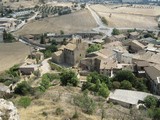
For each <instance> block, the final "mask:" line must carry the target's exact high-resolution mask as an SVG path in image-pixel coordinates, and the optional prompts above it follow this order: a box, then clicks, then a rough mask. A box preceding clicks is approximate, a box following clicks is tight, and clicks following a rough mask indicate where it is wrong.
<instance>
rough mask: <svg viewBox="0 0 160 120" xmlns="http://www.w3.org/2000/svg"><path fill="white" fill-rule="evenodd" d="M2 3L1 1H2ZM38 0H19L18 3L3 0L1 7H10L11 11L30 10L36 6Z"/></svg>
mask: <svg viewBox="0 0 160 120" xmlns="http://www.w3.org/2000/svg"><path fill="white" fill-rule="evenodd" d="M2 1H3V0H2ZM37 3H38V0H30V1H28V0H19V2H10V1H9V0H4V1H3V5H5V6H10V7H11V8H13V9H18V8H31V7H34V6H35V5H37Z"/></svg>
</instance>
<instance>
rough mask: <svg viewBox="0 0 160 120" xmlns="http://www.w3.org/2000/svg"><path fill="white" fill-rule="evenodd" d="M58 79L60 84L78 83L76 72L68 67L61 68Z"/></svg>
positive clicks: (74, 84) (75, 84)
mask: <svg viewBox="0 0 160 120" xmlns="http://www.w3.org/2000/svg"><path fill="white" fill-rule="evenodd" d="M60 80H61V84H62V85H64V86H67V85H72V86H77V85H78V83H79V80H78V78H77V75H76V73H75V72H74V71H72V70H68V69H65V70H63V72H62V73H61V74H60Z"/></svg>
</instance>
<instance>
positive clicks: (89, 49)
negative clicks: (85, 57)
mask: <svg viewBox="0 0 160 120" xmlns="http://www.w3.org/2000/svg"><path fill="white" fill-rule="evenodd" d="M100 49H102V45H101V44H93V45H91V46H90V47H89V48H88V49H87V53H91V52H95V51H98V50H100Z"/></svg>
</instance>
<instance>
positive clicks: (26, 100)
mask: <svg viewBox="0 0 160 120" xmlns="http://www.w3.org/2000/svg"><path fill="white" fill-rule="evenodd" d="M30 104H31V99H30V98H29V97H21V98H20V99H19V101H18V105H20V106H22V107H24V108H27V107H28V106H29V105H30Z"/></svg>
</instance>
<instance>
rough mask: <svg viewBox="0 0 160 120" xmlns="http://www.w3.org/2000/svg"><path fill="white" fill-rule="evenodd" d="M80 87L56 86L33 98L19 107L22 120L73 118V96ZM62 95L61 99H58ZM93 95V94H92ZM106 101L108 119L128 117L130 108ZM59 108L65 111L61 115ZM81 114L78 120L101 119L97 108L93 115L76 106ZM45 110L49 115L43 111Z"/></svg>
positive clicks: (77, 92) (61, 119)
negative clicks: (57, 110)
mask: <svg viewBox="0 0 160 120" xmlns="http://www.w3.org/2000/svg"><path fill="white" fill-rule="evenodd" d="M79 93H81V92H80V88H73V87H62V86H54V87H51V88H50V89H49V90H47V91H46V92H45V94H43V95H42V96H40V98H38V99H33V101H32V104H31V105H30V106H29V107H27V108H26V109H24V108H18V111H19V115H20V118H21V119H22V120H65V119H66V118H72V116H73V114H74V113H75V106H74V105H73V104H72V103H71V100H72V96H73V95H76V94H79ZM59 94H61V95H60V99H57V98H58V96H59ZM92 97H93V96H92ZM95 98H97V97H95ZM107 106H109V104H107V103H105V106H104V107H106V113H107V120H112V119H118V118H120V117H122V116H123V117H125V118H127V117H128V116H127V115H126V114H129V110H128V109H125V108H123V107H121V106H114V107H108V108H107ZM57 108H61V109H63V110H64V112H63V113H62V114H61V115H56V113H55V111H56V109H57ZM76 110H77V112H78V114H79V118H78V120H100V119H101V117H100V115H101V114H100V112H99V109H98V108H97V109H96V111H95V113H94V114H93V115H88V114H85V113H83V112H82V110H81V109H80V108H79V107H76ZM43 112H45V113H46V114H47V116H45V115H43V114H42V113H43ZM126 120H127V119H126Z"/></svg>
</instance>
